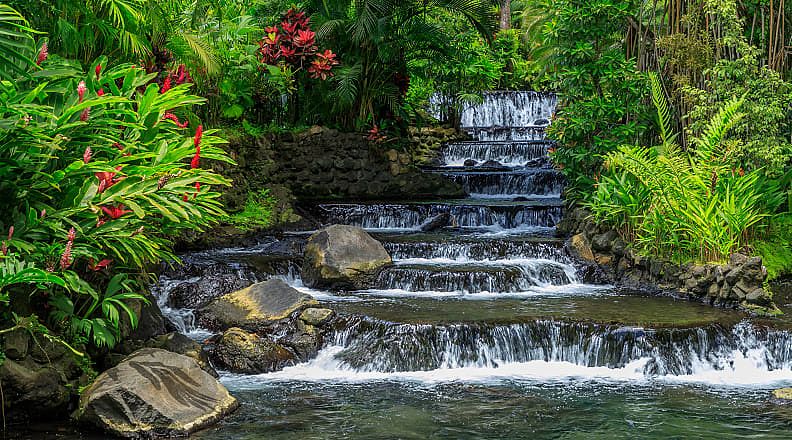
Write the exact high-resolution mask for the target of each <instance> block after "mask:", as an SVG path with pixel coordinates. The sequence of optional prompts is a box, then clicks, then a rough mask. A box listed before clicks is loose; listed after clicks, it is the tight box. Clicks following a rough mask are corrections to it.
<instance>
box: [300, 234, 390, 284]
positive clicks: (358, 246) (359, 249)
mask: <svg viewBox="0 0 792 440" xmlns="http://www.w3.org/2000/svg"><path fill="white" fill-rule="evenodd" d="M392 262H393V261H392V260H391V257H390V255H388V252H387V251H386V250H385V248H384V247H383V246H382V244H381V243H380V242H378V241H377V240H375V239H373V238H372V237H371V236H370V235H369V234H368V233H366V231H364V230H363V229H361V228H358V227H354V226H345V225H333V226H330V227H328V228H325V229H323V230H321V231H319V232H317V233H315V234H314V235H312V236H311V237H310V238H309V239H308V243H307V244H306V245H305V256H304V260H303V267H302V279H303V282H304V283H305V284H306V285H307V286H309V287H315V288H329V289H364V288H366V287H367V286H368V285H369V283H370V281H371V280H372V278H373V277H374V276H375V275H376V274H377V272H379V270H380V269H382V268H383V267H385V266H388V265H390V264H392Z"/></svg>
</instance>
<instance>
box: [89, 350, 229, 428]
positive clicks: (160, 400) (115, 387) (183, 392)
mask: <svg viewBox="0 0 792 440" xmlns="http://www.w3.org/2000/svg"><path fill="white" fill-rule="evenodd" d="M237 406H238V402H237V400H236V399H235V398H234V397H232V396H231V395H230V394H229V393H228V390H227V389H226V388H225V387H224V386H223V385H222V384H220V382H218V381H217V379H215V378H214V377H212V376H211V375H210V374H208V373H206V372H205V371H203V370H202V369H201V367H200V366H199V365H198V363H197V362H195V360H194V359H192V358H189V357H187V356H182V355H179V354H175V353H172V352H170V351H166V350H159V349H155V348H144V349H142V350H138V351H136V352H135V353H133V354H132V355H130V356H129V357H127V358H126V359H125V360H124V361H123V362H121V363H120V364H118V365H117V366H116V367H113V368H111V369H109V370H107V371H105V372H104V373H102V374H100V375H99V377H97V378H96V381H94V383H93V384H92V385H91V386H90V387H88V388H87V389H86V390H85V391H84V392H83V394H82V397H81V398H80V406H79V408H78V410H77V412H76V413H75V417H76V418H77V420H78V421H80V422H82V423H90V424H92V425H94V426H96V427H98V428H100V429H103V430H105V431H107V432H109V433H111V434H113V435H117V436H120V437H128V438H152V437H155V436H186V435H188V434H190V433H192V432H194V431H197V430H199V429H201V428H204V427H206V426H209V425H211V424H213V423H215V422H217V421H218V420H220V419H221V418H222V417H224V416H225V415H227V414H229V413H230V412H232V411H233V410H234V409H236V407H237Z"/></svg>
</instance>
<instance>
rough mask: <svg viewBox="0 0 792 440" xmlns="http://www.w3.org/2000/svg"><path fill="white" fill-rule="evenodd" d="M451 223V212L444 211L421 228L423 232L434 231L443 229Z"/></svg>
mask: <svg viewBox="0 0 792 440" xmlns="http://www.w3.org/2000/svg"><path fill="white" fill-rule="evenodd" d="M450 223H451V214H449V213H447V212H443V213H440V214H437V215H436V216H434V217H432V218H430V219H429V220H427V221H426V222H424V223H423V224H422V225H421V226H420V229H421V231H422V232H432V231H436V230H438V229H442V228H444V227H446V226H448V225H449V224H450Z"/></svg>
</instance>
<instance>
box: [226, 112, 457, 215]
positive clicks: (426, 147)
mask: <svg viewBox="0 0 792 440" xmlns="http://www.w3.org/2000/svg"><path fill="white" fill-rule="evenodd" d="M457 137H458V136H457V135H456V132H455V131H454V130H453V129H442V128H439V129H422V130H413V131H412V134H411V135H410V138H409V139H407V140H406V142H405V141H404V140H402V142H398V144H399V145H398V146H397V145H396V144H397V142H395V141H394V142H392V143H391V142H384V143H381V144H376V143H373V142H369V141H368V140H367V139H366V135H365V134H360V133H342V132H339V131H338V130H334V129H329V128H324V127H319V126H315V127H312V128H310V129H309V130H306V131H304V132H301V133H286V134H281V135H271V136H266V137H259V138H255V139H247V140H244V141H239V142H236V143H234V144H232V145H230V152H231V155H232V157H234V159H236V161H237V163H238V165H239V166H238V167H230V166H223V165H222V164H218V165H217V166H216V168H218V169H219V171H220V172H221V173H223V174H224V175H226V176H228V177H230V178H231V179H233V180H234V186H233V188H231V189H230V190H229V191H228V193H227V200H226V202H227V205H228V206H229V207H230V208H231V209H234V208H237V207H240V206H241V205H242V204H243V203H244V200H245V198H246V197H247V193H248V192H249V191H257V190H259V189H262V188H265V187H269V188H273V191H281V192H282V189H284V188H285V189H286V190H288V191H286V192H287V193H290V194H293V196H294V197H295V198H296V199H298V200H305V201H314V200H344V199H355V200H382V199H400V198H408V199H414V198H444V197H461V196H463V195H464V193H463V191H462V189H461V188H460V187H459V186H458V185H456V184H454V183H452V182H450V181H449V180H447V179H444V178H442V177H441V176H438V175H434V174H428V173H422V172H421V171H420V169H418V168H417V165H419V164H421V163H423V161H424V160H426V158H427V157H430V156H433V155H434V151H435V150H436V148H438V147H439V145H440V144H441V143H442V142H444V141H447V140H451V139H454V138H457ZM289 197H290V195H289V194H280V198H289Z"/></svg>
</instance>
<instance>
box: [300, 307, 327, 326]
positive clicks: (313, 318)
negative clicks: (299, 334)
mask: <svg viewBox="0 0 792 440" xmlns="http://www.w3.org/2000/svg"><path fill="white" fill-rule="evenodd" d="M334 314H335V312H333V311H332V310H330V309H318V308H313V307H312V308H309V309H305V310H303V312H302V313H300V321H302V322H304V323H306V324H308V325H323V324H326V323H327V322H328V321H330V318H332V317H333V315H334Z"/></svg>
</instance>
